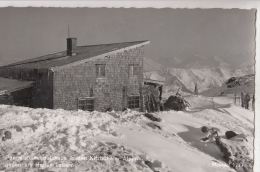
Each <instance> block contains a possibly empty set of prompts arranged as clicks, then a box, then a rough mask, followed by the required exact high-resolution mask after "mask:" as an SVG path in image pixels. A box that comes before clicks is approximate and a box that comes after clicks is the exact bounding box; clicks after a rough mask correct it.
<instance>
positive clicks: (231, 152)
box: [216, 138, 254, 172]
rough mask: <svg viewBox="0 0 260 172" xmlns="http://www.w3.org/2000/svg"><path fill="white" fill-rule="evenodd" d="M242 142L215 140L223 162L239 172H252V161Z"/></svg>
mask: <svg viewBox="0 0 260 172" xmlns="http://www.w3.org/2000/svg"><path fill="white" fill-rule="evenodd" d="M245 143H246V142H244V141H234V140H228V139H224V138H218V139H216V144H217V146H218V147H219V148H220V150H221V152H222V153H223V154H224V160H225V162H226V163H227V164H228V165H229V166H230V167H232V168H234V169H235V170H237V171H241V172H243V171H244V172H253V165H254V161H253V159H252V158H251V157H249V156H248V155H249V154H250V153H249V150H248V149H247V146H246V145H245Z"/></svg>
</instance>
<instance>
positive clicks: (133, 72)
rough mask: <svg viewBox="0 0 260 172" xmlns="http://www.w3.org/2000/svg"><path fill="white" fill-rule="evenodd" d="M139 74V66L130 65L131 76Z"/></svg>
mask: <svg viewBox="0 0 260 172" xmlns="http://www.w3.org/2000/svg"><path fill="white" fill-rule="evenodd" d="M138 73H139V66H138V64H131V65H129V76H135V75H138Z"/></svg>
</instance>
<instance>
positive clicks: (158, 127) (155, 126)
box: [147, 122, 162, 130]
mask: <svg viewBox="0 0 260 172" xmlns="http://www.w3.org/2000/svg"><path fill="white" fill-rule="evenodd" d="M147 125H148V126H149V127H151V128H153V129H159V130H161V129H162V128H161V126H159V125H157V124H155V123H152V122H148V123H147Z"/></svg>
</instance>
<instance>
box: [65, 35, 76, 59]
mask: <svg viewBox="0 0 260 172" xmlns="http://www.w3.org/2000/svg"><path fill="white" fill-rule="evenodd" d="M76 47H77V38H67V56H73V55H76V52H75V50H76Z"/></svg>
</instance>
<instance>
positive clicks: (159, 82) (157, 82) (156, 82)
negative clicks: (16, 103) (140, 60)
mask: <svg viewBox="0 0 260 172" xmlns="http://www.w3.org/2000/svg"><path fill="white" fill-rule="evenodd" d="M144 83H152V84H156V85H164V82H163V81H160V80H153V79H144Z"/></svg>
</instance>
